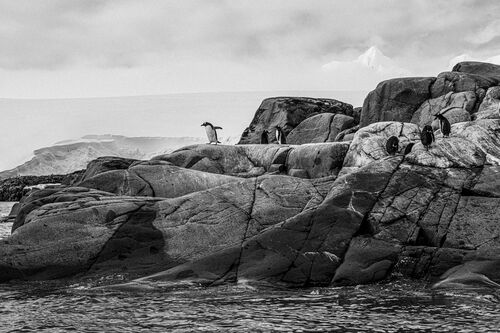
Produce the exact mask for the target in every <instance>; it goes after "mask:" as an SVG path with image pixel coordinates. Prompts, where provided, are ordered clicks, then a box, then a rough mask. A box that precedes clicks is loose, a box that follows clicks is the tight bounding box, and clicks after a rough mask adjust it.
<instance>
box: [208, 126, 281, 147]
mask: <svg viewBox="0 0 500 333" xmlns="http://www.w3.org/2000/svg"><path fill="white" fill-rule="evenodd" d="M201 126H203V127H205V132H206V133H207V138H208V141H209V143H212V142H213V143H215V144H218V143H220V141H219V139H218V137H217V130H218V129H222V127H219V126H214V125H212V124H211V123H209V122H204V123H203V124H201ZM274 128H275V130H276V141H277V142H278V143H279V144H280V145H284V144H286V135H285V132H284V131H283V129H282V128H281V127H280V126H275V127H274ZM260 143H261V144H268V143H269V136H268V132H267V130H264V131H263V132H262V134H261V136H260Z"/></svg>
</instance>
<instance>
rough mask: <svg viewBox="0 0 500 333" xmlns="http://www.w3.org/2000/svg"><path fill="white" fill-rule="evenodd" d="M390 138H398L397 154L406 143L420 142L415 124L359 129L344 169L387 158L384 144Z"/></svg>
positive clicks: (381, 124)
mask: <svg viewBox="0 0 500 333" xmlns="http://www.w3.org/2000/svg"><path fill="white" fill-rule="evenodd" d="M391 136H396V137H398V138H399V147H400V149H399V152H398V153H399V154H401V153H402V152H403V151H404V149H405V148H406V146H407V145H408V143H410V142H416V141H417V140H419V141H420V131H419V129H418V127H417V125H415V124H411V123H399V122H380V123H375V124H371V125H369V126H366V127H363V128H361V129H360V130H359V131H357V132H356V134H355V135H354V139H353V140H352V142H351V145H350V146H349V151H348V152H347V155H346V157H345V159H344V167H361V166H364V165H367V164H369V163H371V162H373V161H376V160H380V159H383V158H385V157H387V156H389V153H387V151H386V148H385V144H386V142H387V139H389V138H390V137H391Z"/></svg>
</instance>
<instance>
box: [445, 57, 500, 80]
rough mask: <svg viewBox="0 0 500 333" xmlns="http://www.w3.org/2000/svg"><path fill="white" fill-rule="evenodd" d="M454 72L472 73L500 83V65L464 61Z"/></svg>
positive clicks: (456, 66) (457, 65)
mask: <svg viewBox="0 0 500 333" xmlns="http://www.w3.org/2000/svg"><path fill="white" fill-rule="evenodd" d="M452 70H453V71H454V72H462V73H470V74H476V75H481V76H485V77H487V78H490V79H494V80H498V81H500V65H495V64H490V63H486V62H479V61H464V62H459V63H458V64H456V65H455V66H454V67H453V69H452Z"/></svg>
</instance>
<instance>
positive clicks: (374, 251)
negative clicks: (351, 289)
mask: <svg viewBox="0 0 500 333" xmlns="http://www.w3.org/2000/svg"><path fill="white" fill-rule="evenodd" d="M400 251H401V246H399V245H398V244H394V243H389V242H385V241H382V240H378V239H373V238H371V237H364V236H359V237H355V238H353V240H352V241H351V243H350V245H349V249H348V250H347V253H346V254H345V259H344V262H343V263H342V264H341V265H340V267H339V268H338V269H337V270H336V272H335V276H334V277H333V281H332V282H333V284H334V285H358V284H365V283H373V282H376V281H380V280H382V279H384V278H386V277H387V276H388V275H389V273H390V272H391V269H392V267H393V266H394V264H395V263H396V260H397V258H398V254H399V252H400Z"/></svg>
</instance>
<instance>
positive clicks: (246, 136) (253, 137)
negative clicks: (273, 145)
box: [239, 97, 353, 144]
mask: <svg viewBox="0 0 500 333" xmlns="http://www.w3.org/2000/svg"><path fill="white" fill-rule="evenodd" d="M320 113H340V114H344V115H347V116H353V108H352V105H350V104H347V103H343V102H340V101H337V100H335V99H327V98H308V97H273V98H268V99H265V100H264V101H263V102H262V104H261V105H260V106H259V108H258V109H257V111H256V112H255V116H254V118H253V119H252V121H251V123H250V125H249V126H248V127H247V128H246V129H245V131H244V132H243V134H242V135H241V139H240V142H239V144H251V143H260V137H261V134H262V132H263V131H264V130H267V131H268V132H269V133H270V135H269V137H270V140H271V142H276V139H275V136H274V133H275V129H274V127H275V126H280V127H281V128H282V129H283V130H284V132H285V134H286V135H288V134H289V133H290V132H291V131H292V130H293V129H294V128H295V127H296V126H297V125H299V124H300V123H301V122H302V121H303V120H305V119H307V118H309V117H311V116H314V115H317V114H320Z"/></svg>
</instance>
